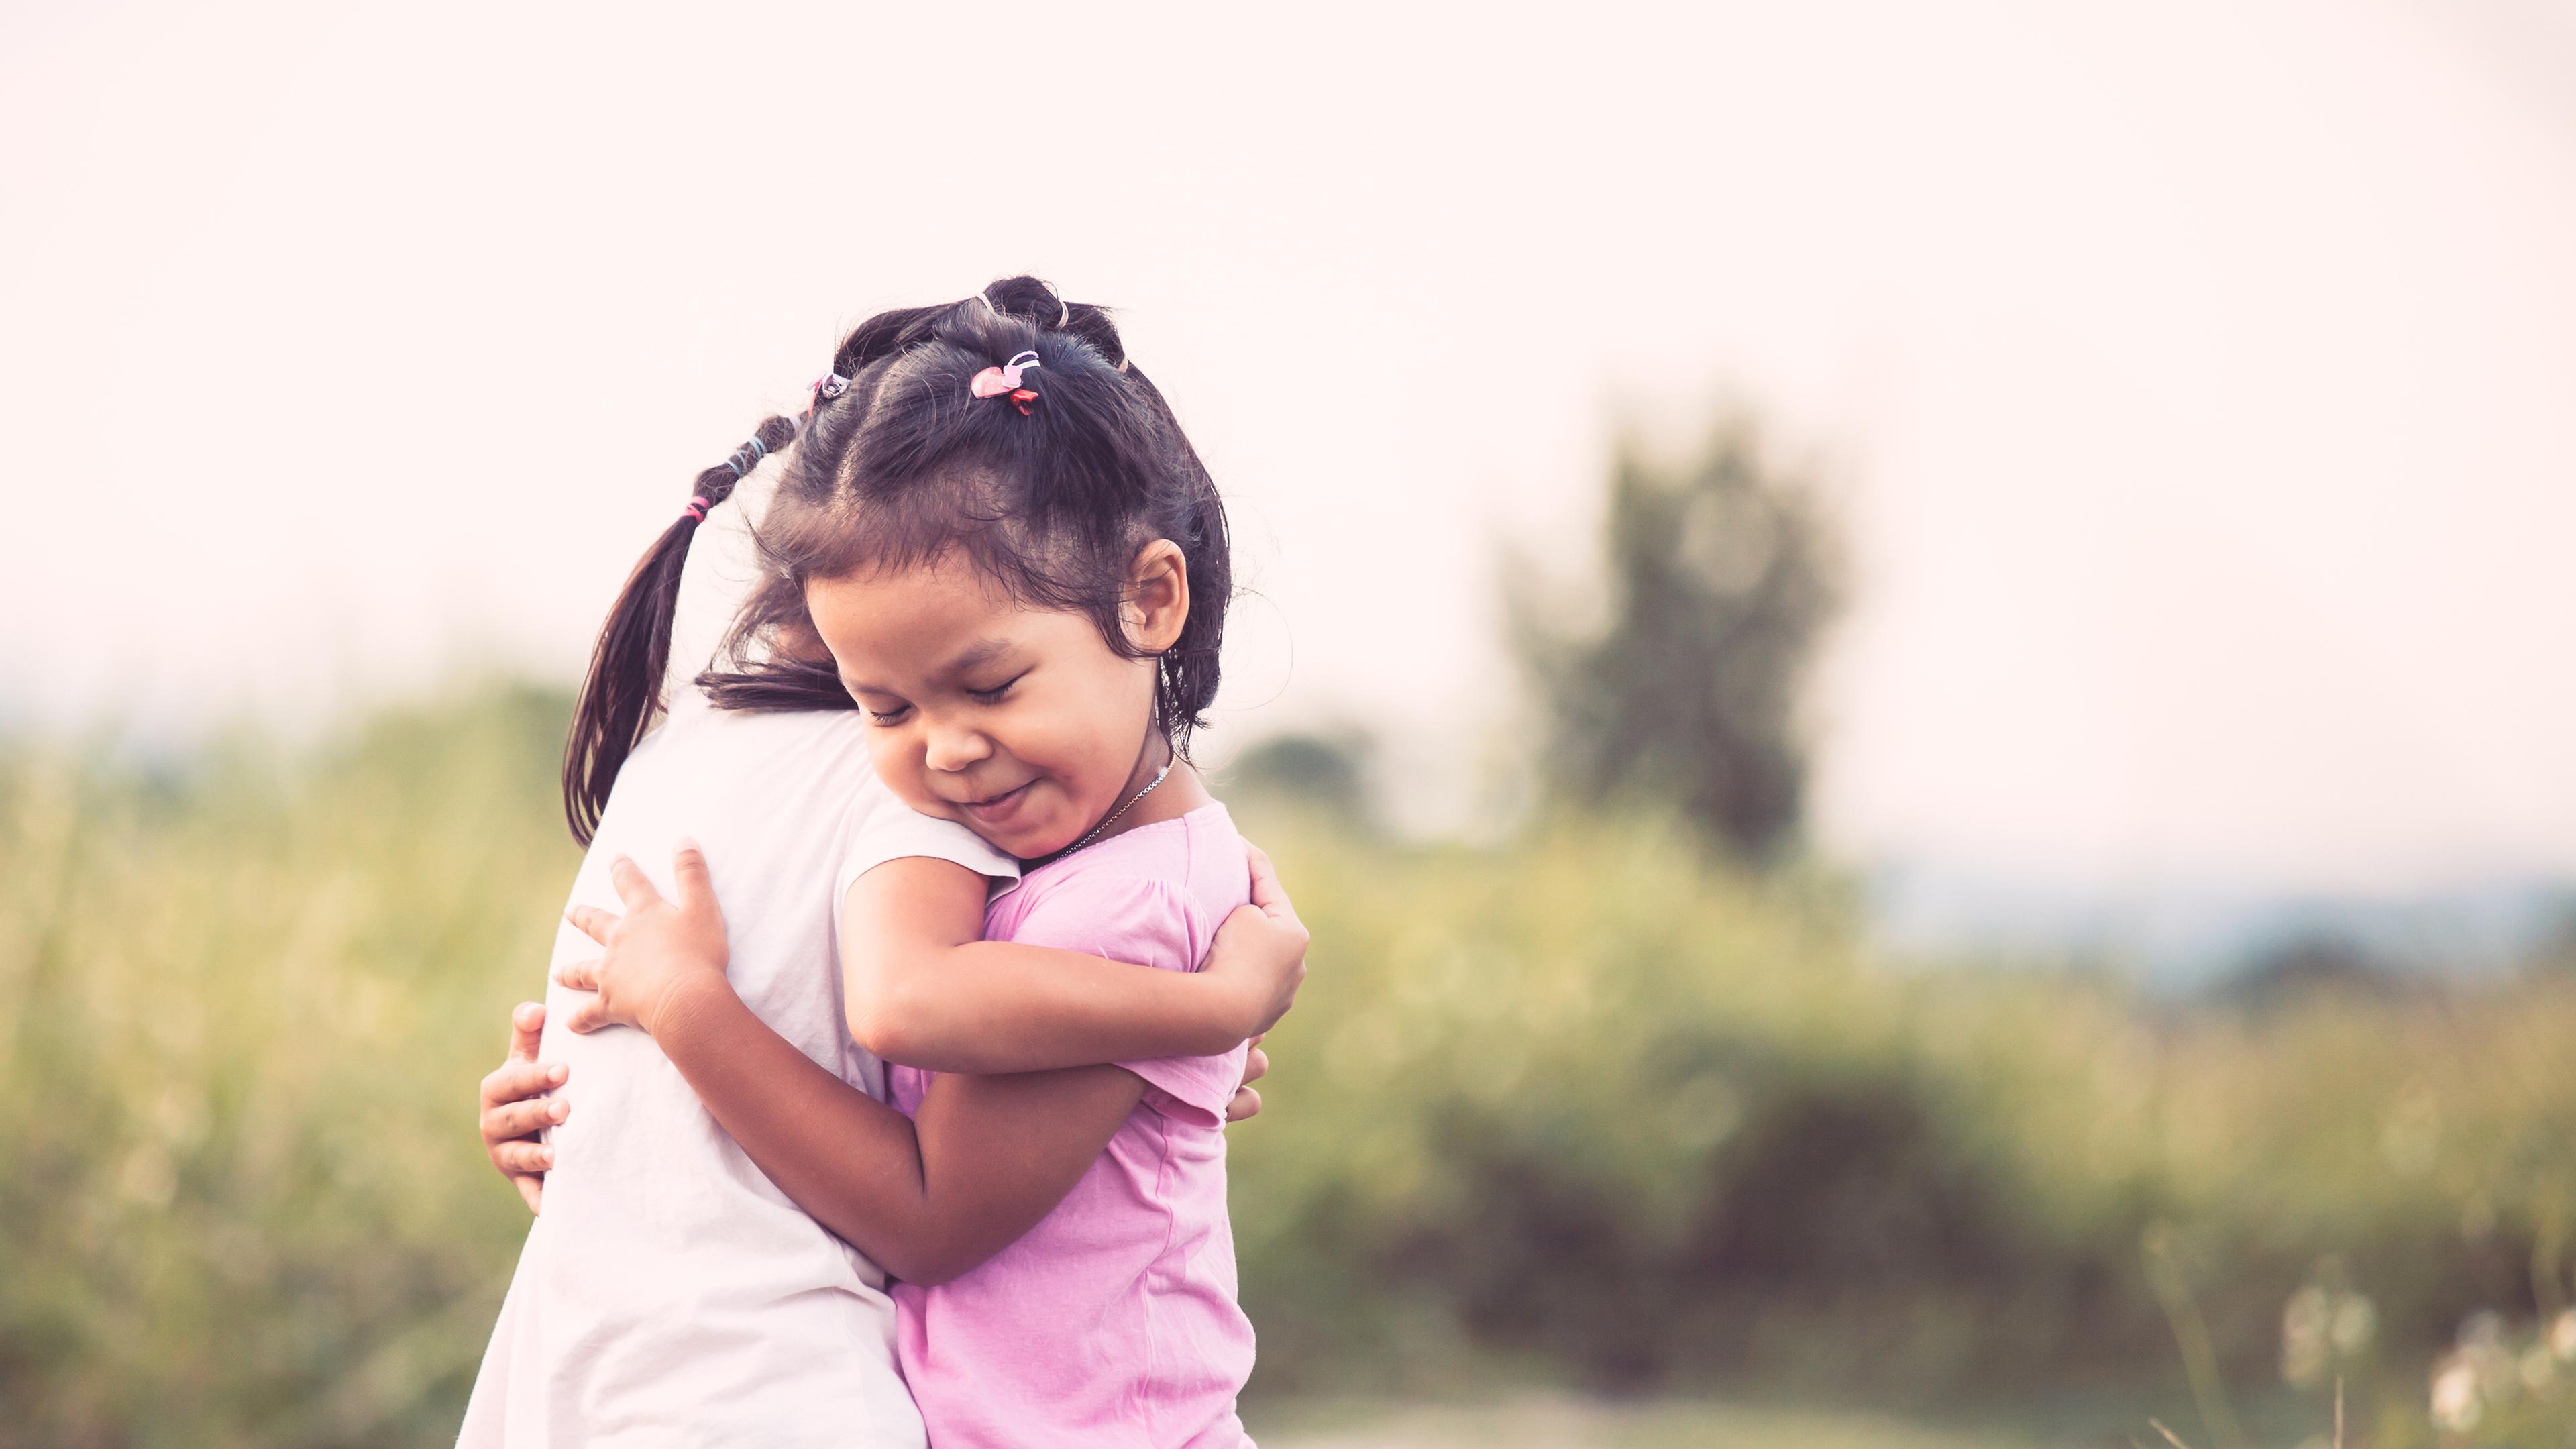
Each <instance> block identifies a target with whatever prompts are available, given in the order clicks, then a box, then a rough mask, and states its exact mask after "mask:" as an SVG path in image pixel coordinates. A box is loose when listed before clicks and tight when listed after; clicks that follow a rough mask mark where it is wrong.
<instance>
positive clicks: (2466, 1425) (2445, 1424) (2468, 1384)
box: [2433, 1360, 2481, 1434]
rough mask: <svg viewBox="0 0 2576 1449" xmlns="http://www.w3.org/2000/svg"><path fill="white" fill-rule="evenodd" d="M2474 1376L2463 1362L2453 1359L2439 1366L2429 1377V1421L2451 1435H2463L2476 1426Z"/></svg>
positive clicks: (2476, 1382)
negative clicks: (2430, 1394) (2430, 1398)
mask: <svg viewBox="0 0 2576 1449" xmlns="http://www.w3.org/2000/svg"><path fill="white" fill-rule="evenodd" d="M2480 1407H2481V1405H2480V1404H2479V1403H2478V1375H2477V1371H2476V1370H2475V1369H2472V1368H2470V1367H2469V1366H2468V1365H2467V1364H2466V1363H2462V1362H2459V1361H2456V1360H2454V1361H2453V1362H2451V1363H2448V1364H2445V1365H2443V1366H2442V1371H2441V1372H2440V1373H2437V1374H2435V1375H2434V1376H2433V1422H2434V1423H2435V1424H2438V1425H2440V1426H2441V1427H2442V1428H2443V1429H2444V1430H2445V1431H2447V1432H2449V1433H2453V1434H2465V1433H2467V1432H2469V1431H2470V1430H2471V1429H2474V1428H2476V1427H2477V1426H2478V1412H2479V1409H2480Z"/></svg>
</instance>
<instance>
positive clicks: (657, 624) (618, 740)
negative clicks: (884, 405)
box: [563, 418, 796, 845]
mask: <svg viewBox="0 0 2576 1449" xmlns="http://www.w3.org/2000/svg"><path fill="white" fill-rule="evenodd" d="M795 436H796V425H795V424H794V423H793V422H791V421H789V420H788V419H786V418H769V419H767V420H765V421H763V422H762V423H761V425H760V428H759V430H758V431H756V432H754V433H753V434H752V435H751V437H750V439H749V440H747V441H746V442H744V443H743V445H742V446H741V447H739V448H736V449H734V450H733V454H732V456H730V457H728V458H726V459H725V460H724V461H723V462H721V463H718V464H716V465H715V466H714V467H712V468H709V469H707V470H706V471H705V472H703V473H700V474H699V475H698V477H697V482H696V484H695V485H694V486H693V487H692V489H691V491H690V494H689V501H688V504H687V506H685V507H683V508H682V509H681V510H680V516H679V517H677V518H674V519H672V520H671V523H670V526H669V527H667V528H664V529H663V530H662V536H661V537H660V538H657V539H655V540H653V546H652V547H651V548H649V549H646V550H645V551H644V557H643V558H642V559H641V560H639V561H638V562H637V563H636V565H635V571H634V572H633V573H631V574H629V575H627V578H626V586H625V587H624V588H622V589H620V590H619V591H618V594H617V602H616V604H615V605H613V606H612V607H611V608H610V609H609V611H608V622H607V623H606V624H604V625H602V626H601V627H600V631H599V642H598V644H597V645H595V646H593V648H592V649H591V651H590V670H589V672H588V673H587V674H586V675H585V676H583V678H582V682H581V696H580V698H579V699H578V700H577V701H576V702H575V703H574V705H573V712H572V733H571V735H570V737H569V738H568V739H566V740H565V742H564V761H563V800H564V820H565V821H566V823H568V824H570V825H571V826H572V838H573V839H575V840H577V841H579V842H581V843H582V844H583V845H588V844H590V837H591V833H592V832H593V831H595V830H597V829H598V828H599V813H600V811H602V810H604V809H606V808H607V806H608V790H609V787H610V786H611V785H613V784H614V783H616V780H617V772H618V770H619V769H620V768H621V767H623V766H624V765H625V763H626V757H627V756H628V755H629V754H631V753H633V752H634V749H635V746H636V744H637V742H639V741H641V740H642V739H643V738H644V732H645V731H646V730H648V729H650V728H651V727H652V725H653V719H654V716H656V715H657V714H659V713H660V712H661V709H662V674H663V671H664V670H665V669H667V668H669V667H670V661H671V612H672V608H673V606H674V605H675V604H676V603H677V602H678V600H679V597H680V574H681V571H682V569H683V568H684V567H685V566H686V565H687V563H688V560H689V540H690V539H691V538H693V537H694V536H696V534H697V531H698V524H699V523H700V522H701V521H703V520H704V519H705V518H706V513H707V510H708V509H710V508H713V507H714V506H716V505H717V504H719V503H722V502H724V501H725V499H727V498H729V497H731V496H732V494H733V490H734V485H735V484H737V483H740V482H741V481H742V480H743V479H744V478H745V477H747V476H748V475H749V474H750V473H751V470H752V469H754V468H756V467H758V466H759V465H760V460H761V459H762V458H764V457H766V456H767V455H769V454H771V453H774V452H777V451H778V450H780V449H782V448H785V447H786V446H787V445H788V443H789V442H790V441H792V440H793V439H794V438H795Z"/></svg>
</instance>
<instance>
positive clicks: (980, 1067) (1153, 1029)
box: [850, 941, 1247, 1074]
mask: <svg viewBox="0 0 2576 1449" xmlns="http://www.w3.org/2000/svg"><path fill="white" fill-rule="evenodd" d="M883 974H884V978H885V979H882V980H877V981H873V982H869V981H864V980H863V981H862V982H861V983H860V984H859V985H858V986H857V988H856V989H854V990H853V991H852V992H851V995H850V1028H851V1032H852V1034H853V1035H854V1036H856V1037H857V1038H858V1040H859V1042H860V1043H861V1044H862V1045H865V1046H867V1047H869V1048H870V1049H871V1050H873V1051H875V1052H876V1053H877V1055H879V1056H881V1057H885V1058H887V1059H888V1060H891V1061H899V1062H902V1063H904V1064H905V1065H907V1066H915V1067H921V1068H924V1069H926V1070H930V1071H936V1072H968V1073H977V1074H994V1073H1004V1072H1036V1071H1047V1070H1051V1069H1054V1068H1059V1067H1078V1066H1090V1065H1093V1064H1095V1063H1101V1062H1121V1061H1140V1060H1143V1059H1146V1058H1149V1057H1177V1056H1213V1055H1216V1054H1217V1053H1220V1052H1226V1051H1231V1050H1233V1048H1234V1046H1235V1044H1236V1043H1238V1042H1240V1041H1242V1040H1243V1039H1244V1037H1245V1035H1246V1034H1247V1028H1246V1026H1245V1020H1244V1018H1245V1016H1246V1008H1245V1005H1244V1003H1243V1002H1242V1001H1241V1000H1240V999H1239V998H1240V993H1239V992H1237V991H1235V990H1233V989H1232V988H1231V987H1230V985H1229V984H1228V983H1226V982H1224V981H1221V980H1219V979H1217V978H1215V977H1209V976H1203V975H1199V974H1195V973H1190V972H1179V971H1158V970H1156V969H1154V968H1153V967H1150V966H1134V965H1130V964H1128V963H1127V962H1124V961H1111V960H1109V959H1107V958H1105V957H1100V956H1088V955H1084V954H1083V953H1081V952H1079V951H1059V950H1055V949H1053V948H1051V947H1045V946H1024V945H1020V944H1018V943H1016V942H1011V941H968V942H964V943H960V944H957V945H952V946H945V947H937V948H929V949H926V950H922V951H918V952H915V953H912V954H910V955H908V956H906V957H904V958H902V959H899V960H898V961H895V962H893V963H890V964H889V965H888V966H887V967H886V968H885V970H884V973H883Z"/></svg>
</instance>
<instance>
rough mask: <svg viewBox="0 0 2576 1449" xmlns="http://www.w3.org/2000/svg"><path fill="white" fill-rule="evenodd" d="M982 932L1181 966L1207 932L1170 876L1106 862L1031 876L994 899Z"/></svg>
mask: <svg viewBox="0 0 2576 1449" xmlns="http://www.w3.org/2000/svg"><path fill="white" fill-rule="evenodd" d="M990 924H991V925H992V926H993V927H995V928H996V929H994V930H992V931H990V932H988V933H987V934H990V935H996V936H1002V937H1006V938H1007V939H1010V940H1013V941H1019V942H1023V943H1026V944H1028V945H1033V946H1054V947H1058V948H1061V949H1063V950H1067V951H1081V952H1083V953H1085V954H1087V955H1093V956H1106V957H1108V958H1109V959H1111V960H1113V961H1127V962H1131V963H1133V964H1135V965H1138V966H1160V967H1163V968H1165V969H1167V970H1175V971H1187V970H1190V969H1191V968H1192V967H1194V966H1196V965H1197V964H1198V958H1199V955H1200V953H1201V949H1202V947H1203V945H1204V943H1205V942H1207V941H1208V940H1210V939H1211V938H1212V934H1213V933H1212V932H1211V931H1210V930H1209V929H1208V926H1207V921H1206V918H1205V916H1204V913H1203V912H1201V911H1200V909H1199V908H1198V905H1197V903H1196V902H1195V901H1193V900H1192V899H1191V897H1190V893H1189V892H1188V891H1187V890H1186V889H1184V888H1183V887H1182V886H1181V885H1180V884H1179V883H1178V882H1176V881H1173V880H1169V879H1166V878H1163V877H1160V876H1151V875H1142V874H1138V873H1135V872H1132V871H1126V870H1121V869H1118V868H1116V866H1115V865H1110V866H1107V867H1105V868H1094V869H1085V870H1067V871H1065V872H1064V873H1062V874H1060V875H1055V876H1052V877H1047V878H1039V877H1032V878H1031V879H1030V880H1029V882H1028V883H1027V884H1025V885H1023V886H1021V887H1020V888H1019V889H1018V890H1017V891H1014V892H1012V893H1011V894H1010V895H1008V896H1005V897H1003V898H1002V899H1001V900H999V901H997V902H995V904H994V908H993V914H992V917H991V920H990Z"/></svg>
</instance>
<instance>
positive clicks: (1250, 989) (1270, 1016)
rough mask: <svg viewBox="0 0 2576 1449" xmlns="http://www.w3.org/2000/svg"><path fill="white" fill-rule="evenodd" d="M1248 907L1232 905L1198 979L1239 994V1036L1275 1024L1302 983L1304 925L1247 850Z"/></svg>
mask: <svg viewBox="0 0 2576 1449" xmlns="http://www.w3.org/2000/svg"><path fill="white" fill-rule="evenodd" d="M1250 849H1251V852H1252V854H1251V864H1252V904H1250V905H1248V906H1237V907H1235V908H1234V911H1233V913H1232V914H1230V915H1228V916H1227V917H1226V918H1225V924H1224V925H1222V926H1219V927H1218V928H1217V933H1216V944H1215V946H1214V947H1213V948H1212V949H1210V950H1209V952H1208V959H1207V965H1205V966H1203V967H1201V968H1200V974H1201V975H1203V976H1210V977H1215V978H1217V979H1219V980H1221V981H1224V982H1226V983H1227V984H1229V985H1230V986H1233V987H1234V988H1235V989H1236V990H1237V991H1239V992H1240V995H1241V1000H1242V1002H1243V1015H1242V1016H1241V1017H1240V1018H1239V1020H1240V1022H1241V1024H1242V1026H1243V1035H1245V1036H1247V1037H1257V1036H1259V1035H1261V1034H1262V1033H1263V1032H1266V1031H1268V1030H1270V1028H1272V1027H1274V1026H1276V1025H1278V1024H1279V1018H1281V1017H1283V1016H1286V1015H1287V1014H1288V1008H1289V1006H1290V1005H1291V1004H1292V1003H1294V1002H1295V1001H1296V999H1297V987H1298V986H1299V984H1301V983H1302V982H1304V981H1305V979H1306V939H1307V938H1306V927H1305V925H1304V923H1302V922H1300V921H1299V920H1298V919H1297V908H1296V907H1295V906H1294V905H1291V904H1290V903H1289V901H1288V892H1287V891H1286V890H1285V889H1283V888H1281V886H1280V884H1279V872H1278V871H1277V870H1275V869H1273V868H1272V867H1271V864H1270V857H1269V856H1267V855H1264V854H1263V853H1262V851H1261V848H1260V847H1259V846H1252V847H1250Z"/></svg>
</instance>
